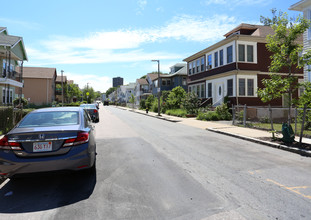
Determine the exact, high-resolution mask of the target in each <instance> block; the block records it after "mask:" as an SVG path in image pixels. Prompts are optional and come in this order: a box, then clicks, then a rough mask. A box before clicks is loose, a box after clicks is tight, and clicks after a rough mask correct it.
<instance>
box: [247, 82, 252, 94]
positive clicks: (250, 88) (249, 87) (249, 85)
mask: <svg viewBox="0 0 311 220" xmlns="http://www.w3.org/2000/svg"><path fill="white" fill-rule="evenodd" d="M247 95H248V96H254V79H247Z"/></svg>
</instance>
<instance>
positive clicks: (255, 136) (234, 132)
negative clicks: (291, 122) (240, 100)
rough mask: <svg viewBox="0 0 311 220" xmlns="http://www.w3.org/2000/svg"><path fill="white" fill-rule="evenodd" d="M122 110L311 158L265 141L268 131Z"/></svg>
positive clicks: (304, 140) (310, 154) (305, 152)
mask: <svg viewBox="0 0 311 220" xmlns="http://www.w3.org/2000/svg"><path fill="white" fill-rule="evenodd" d="M118 108H122V109H124V110H129V111H132V112H135V113H139V114H143V115H146V116H150V117H155V118H158V119H162V120H167V121H171V122H175V123H180V124H184V125H188V126H192V127H196V128H201V129H205V130H208V131H211V132H215V133H220V134H224V135H229V136H233V137H236V138H240V139H244V140H248V141H252V142H255V143H260V144H264V145H267V146H271V147H274V148H279V149H282V150H286V151H290V152H294V153H298V154H300V155H303V156H308V157H311V150H304V149H299V148H294V147H289V146H286V145H282V144H278V143H273V142H271V141H265V140H263V139H269V138H271V136H272V134H271V133H270V132H268V131H263V130H258V129H253V128H244V127H238V126H234V125H232V123H231V122H228V121H221V122H210V121H200V120H196V119H195V118H180V117H175V116H170V115H165V114H161V116H158V114H157V113H154V112H149V113H148V114H147V113H146V112H145V111H142V110H138V109H130V108H125V107H118ZM276 137H279V138H281V137H282V135H280V134H276ZM295 141H297V142H299V137H297V136H296V137H295ZM302 143H305V144H310V145H311V139H310V138H302Z"/></svg>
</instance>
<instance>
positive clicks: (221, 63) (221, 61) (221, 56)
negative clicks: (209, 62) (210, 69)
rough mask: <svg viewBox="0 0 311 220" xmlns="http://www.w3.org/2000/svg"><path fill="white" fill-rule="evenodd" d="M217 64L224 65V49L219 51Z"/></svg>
mask: <svg viewBox="0 0 311 220" xmlns="http://www.w3.org/2000/svg"><path fill="white" fill-rule="evenodd" d="M219 65H220V66H222V65H224V50H220V51H219Z"/></svg>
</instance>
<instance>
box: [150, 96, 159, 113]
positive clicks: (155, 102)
mask: <svg viewBox="0 0 311 220" xmlns="http://www.w3.org/2000/svg"><path fill="white" fill-rule="evenodd" d="M150 111H152V112H158V99H157V98H154V100H153V102H152V105H151V109H150Z"/></svg>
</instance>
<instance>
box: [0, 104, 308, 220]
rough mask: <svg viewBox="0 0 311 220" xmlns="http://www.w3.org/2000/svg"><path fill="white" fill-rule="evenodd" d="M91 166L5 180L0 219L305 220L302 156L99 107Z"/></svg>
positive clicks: (305, 169)
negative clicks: (93, 169)
mask: <svg viewBox="0 0 311 220" xmlns="http://www.w3.org/2000/svg"><path fill="white" fill-rule="evenodd" d="M99 112H100V122H99V123H97V124H96V141H97V153H98V155H97V171H96V174H89V173H86V172H79V173H78V172H77V173H57V174H50V175H39V176H38V175H34V176H30V177H27V178H21V179H17V180H14V181H8V182H5V184H3V185H2V188H1V189H0V196H1V199H0V219H205V220H212V219H310V216H311V208H310V207H311V170H310V167H311V158H308V157H303V156H300V155H297V154H293V153H291V152H287V151H282V150H279V149H275V148H271V147H267V146H264V145H260V144H255V143H251V142H248V141H244V140H240V139H237V138H233V137H229V136H225V135H221V134H216V133H213V132H209V131H206V130H203V129H200V128H194V127H190V126H186V125H183V124H179V123H178V122H175V123H174V122H169V121H165V120H159V119H157V118H154V117H148V116H145V115H141V114H137V113H134V112H131V111H129V110H123V109H119V108H116V107H113V106H102V105H101V106H100V110H99Z"/></svg>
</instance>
